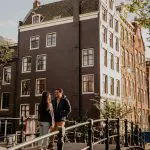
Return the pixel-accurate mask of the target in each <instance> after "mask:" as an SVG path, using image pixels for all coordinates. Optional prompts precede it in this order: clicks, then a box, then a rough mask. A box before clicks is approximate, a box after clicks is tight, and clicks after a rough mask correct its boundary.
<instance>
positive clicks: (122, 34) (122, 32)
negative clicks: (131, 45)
mask: <svg viewBox="0 0 150 150" xmlns="http://www.w3.org/2000/svg"><path fill="white" fill-rule="evenodd" d="M121 40H122V41H124V28H123V27H122V26H121Z"/></svg>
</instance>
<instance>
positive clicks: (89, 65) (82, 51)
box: [82, 48, 94, 67]
mask: <svg viewBox="0 0 150 150" xmlns="http://www.w3.org/2000/svg"><path fill="white" fill-rule="evenodd" d="M84 50H87V51H89V50H92V51H93V64H92V65H84V64H83V51H84ZM88 57H89V53H88ZM88 60H89V59H88ZM88 60H87V61H88ZM93 66H94V48H87V49H82V67H93Z"/></svg>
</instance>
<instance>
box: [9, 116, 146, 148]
mask: <svg viewBox="0 0 150 150" xmlns="http://www.w3.org/2000/svg"><path fill="white" fill-rule="evenodd" d="M121 123H122V124H123V127H124V128H123V129H124V132H123V134H121V133H120V132H122V131H120V129H121V126H120V125H121ZM129 126H130V128H129ZM78 129H79V130H80V131H82V132H83V134H82V133H81V135H84V136H83V137H84V138H81V139H80V140H79V141H78V139H77V138H78V136H77V133H78ZM101 131H102V132H101ZM69 133H72V134H73V135H74V137H73V136H70V137H69V136H68V138H69V141H72V142H75V143H76V142H77V141H78V142H80V143H81V142H82V143H86V146H85V147H84V148H83V149H82V150H87V149H88V150H93V147H94V146H95V145H97V144H104V145H105V150H109V148H110V144H115V147H116V148H115V149H116V150H120V149H121V147H127V148H128V149H132V148H135V147H136V148H137V149H138V148H139V149H144V143H143V137H142V132H141V129H139V128H138V126H137V125H134V124H133V122H128V121H127V120H120V119H119V118H117V119H97V120H93V119H89V120H88V121H86V122H83V123H74V125H72V126H69V127H66V128H64V127H63V128H62V127H59V128H58V130H57V131H55V132H52V133H49V134H47V135H44V136H41V137H38V138H35V139H33V140H30V141H27V142H24V143H22V144H20V145H17V146H14V147H12V148H10V149H9V150H18V149H21V148H25V147H26V148H27V147H28V148H29V147H30V146H31V145H35V146H37V145H38V142H39V141H43V140H45V139H47V138H50V137H52V136H55V135H57V149H58V150H63V149H64V145H65V136H66V135H68V134H69ZM122 136H123V137H124V138H121V137H122Z"/></svg>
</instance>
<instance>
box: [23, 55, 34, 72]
mask: <svg viewBox="0 0 150 150" xmlns="http://www.w3.org/2000/svg"><path fill="white" fill-rule="evenodd" d="M29 57H30V58H31V65H32V57H31V56H25V57H22V73H30V72H31V71H24V70H23V65H24V64H23V60H24V59H25V58H29Z"/></svg>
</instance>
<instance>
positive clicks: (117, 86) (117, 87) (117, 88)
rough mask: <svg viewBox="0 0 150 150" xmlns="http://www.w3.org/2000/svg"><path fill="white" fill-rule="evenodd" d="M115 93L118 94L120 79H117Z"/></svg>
mask: <svg viewBox="0 0 150 150" xmlns="http://www.w3.org/2000/svg"><path fill="white" fill-rule="evenodd" d="M116 95H117V96H120V81H119V80H117V85H116Z"/></svg>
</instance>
